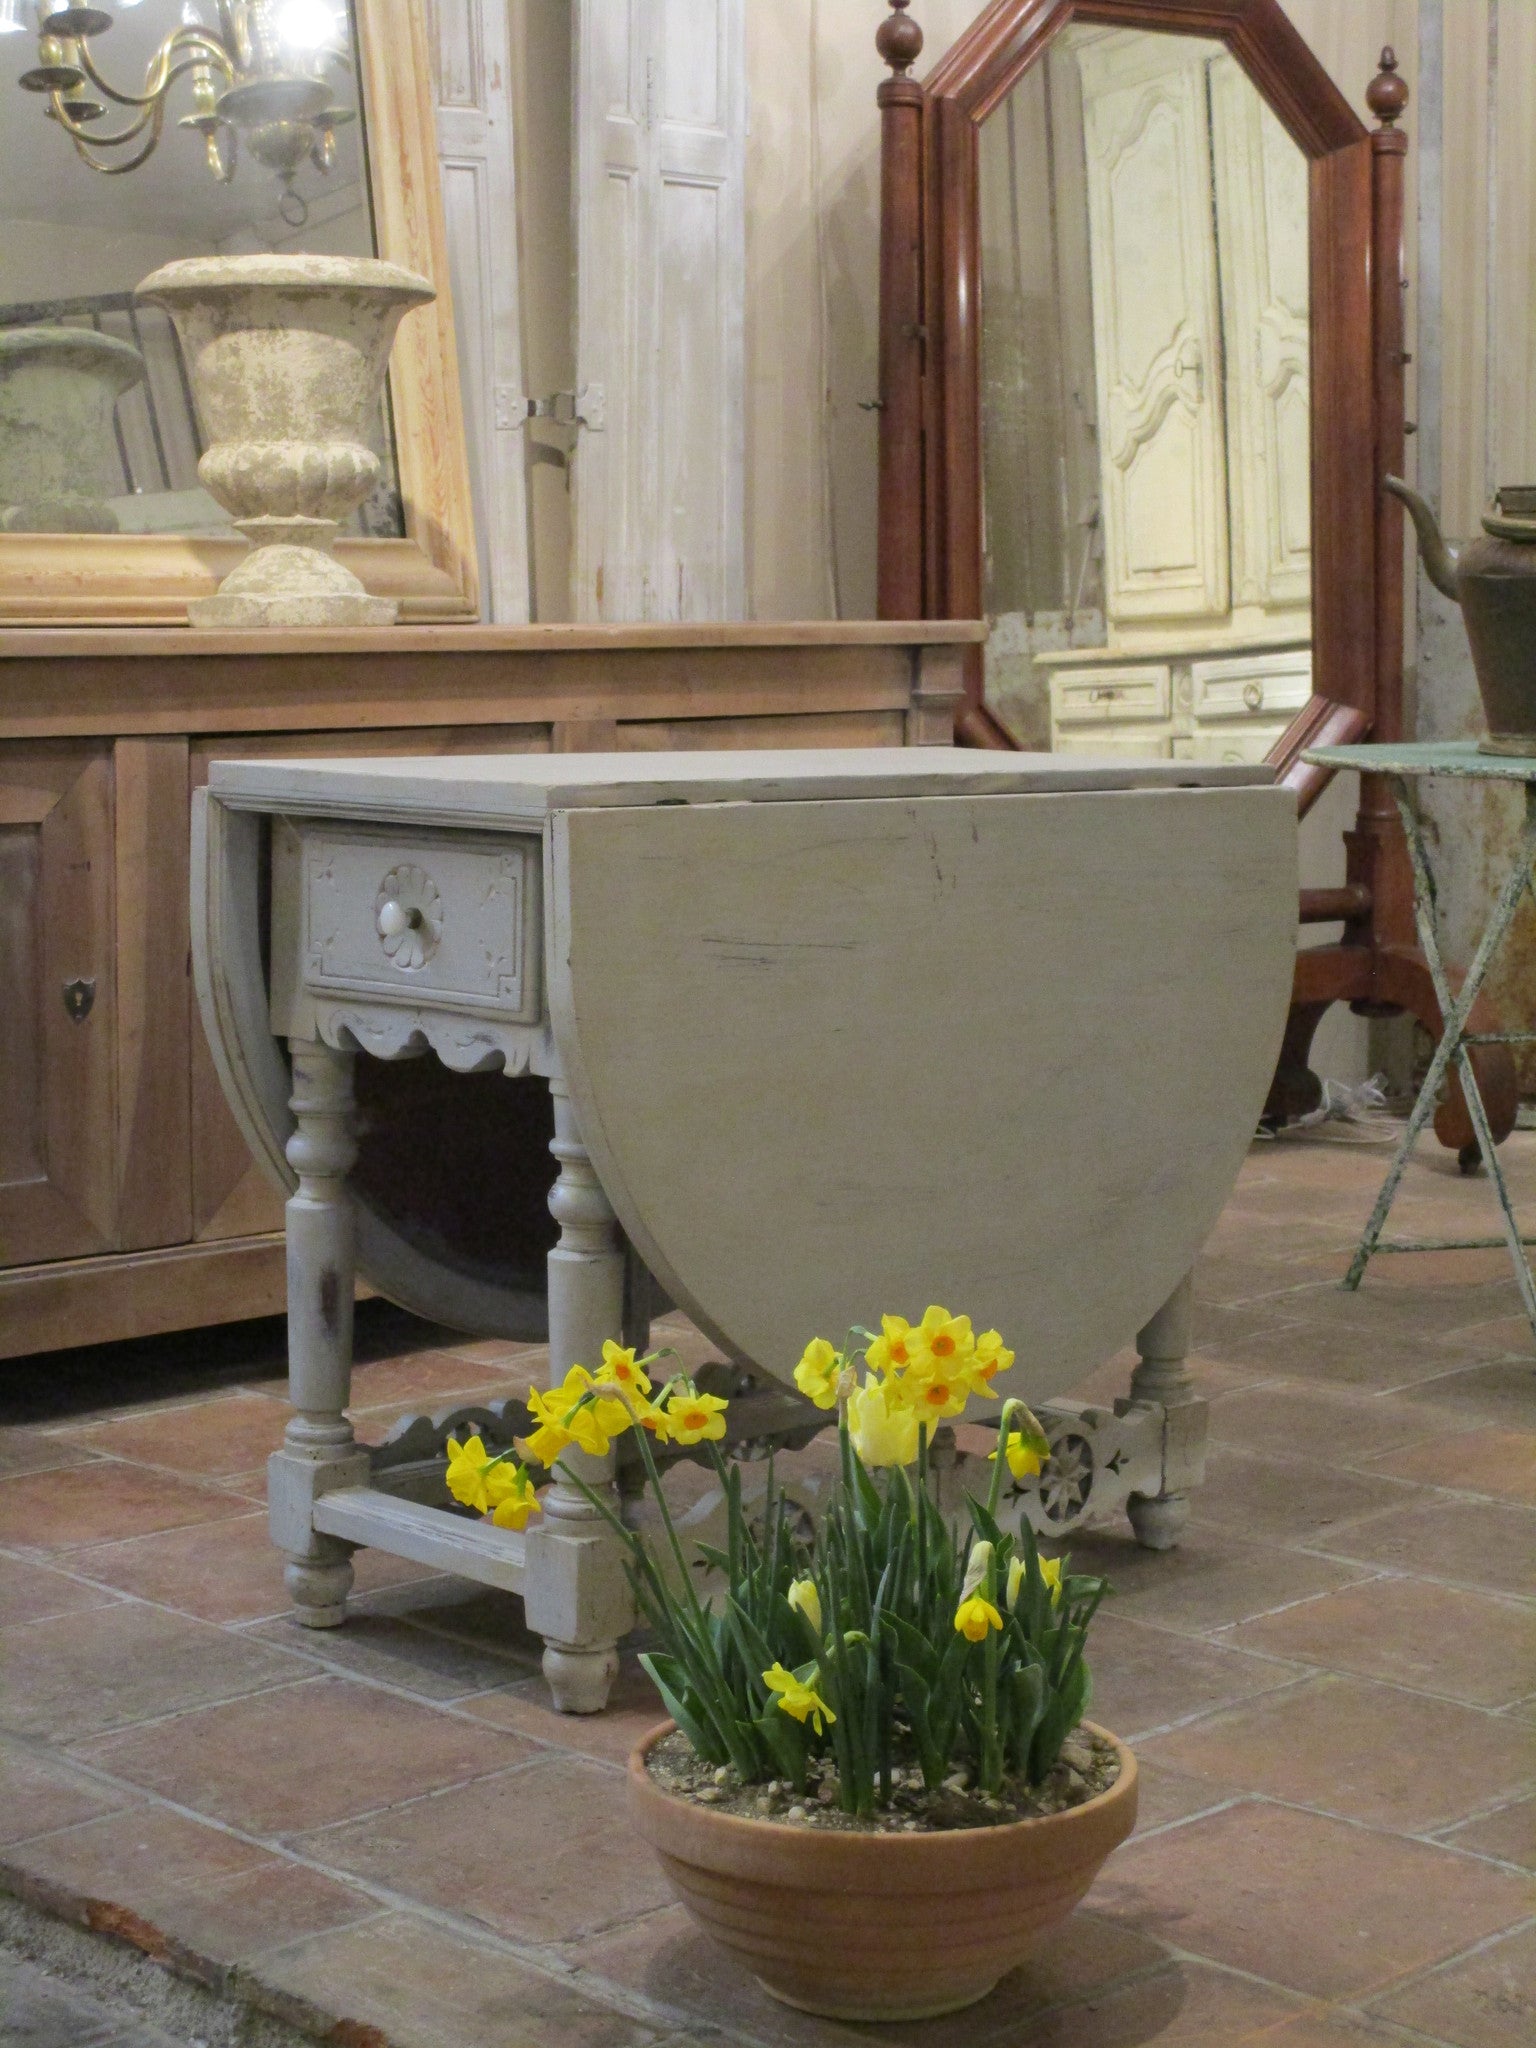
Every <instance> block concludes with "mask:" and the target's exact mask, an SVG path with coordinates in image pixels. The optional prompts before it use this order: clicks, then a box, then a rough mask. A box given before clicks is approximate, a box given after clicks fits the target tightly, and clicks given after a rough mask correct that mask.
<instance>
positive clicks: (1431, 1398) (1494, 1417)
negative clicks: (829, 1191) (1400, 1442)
mask: <svg viewBox="0 0 1536 2048" xmlns="http://www.w3.org/2000/svg"><path fill="white" fill-rule="evenodd" d="M1526 1328H1527V1331H1529V1328H1530V1326H1529V1324H1527V1326H1526ZM1533 1379H1536V1360H1533V1358H1532V1356H1531V1352H1530V1350H1529V1349H1527V1350H1526V1351H1525V1352H1524V1354H1523V1355H1522V1356H1521V1357H1518V1358H1504V1359H1497V1360H1495V1361H1494V1362H1493V1363H1492V1364H1488V1365H1469V1366H1466V1367H1464V1368H1463V1369H1462V1370H1461V1371H1460V1372H1451V1373H1445V1374H1443V1375H1441V1377H1439V1378H1438V1379H1432V1380H1425V1381H1423V1382H1422V1383H1421V1384H1420V1385H1419V1386H1416V1387H1415V1388H1414V1390H1413V1398H1414V1400H1415V1401H1418V1402H1421V1403H1422V1404H1423V1405H1424V1406H1426V1407H1428V1408H1430V1409H1431V1410H1432V1411H1433V1412H1434V1413H1435V1414H1436V1415H1437V1416H1443V1417H1444V1419H1445V1421H1446V1423H1447V1425H1456V1426H1463V1427H1464V1426H1465V1425H1467V1424H1469V1423H1477V1422H1496V1423H1501V1424H1504V1425H1505V1426H1507V1427H1508V1428H1511V1429H1529V1428H1530V1426H1531V1386H1532V1382H1533ZM1383 1448H1385V1446H1383Z"/></svg>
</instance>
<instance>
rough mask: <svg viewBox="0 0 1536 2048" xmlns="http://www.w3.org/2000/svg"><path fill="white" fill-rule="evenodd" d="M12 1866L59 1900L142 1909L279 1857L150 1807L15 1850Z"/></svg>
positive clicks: (163, 1808)
mask: <svg viewBox="0 0 1536 2048" xmlns="http://www.w3.org/2000/svg"><path fill="white" fill-rule="evenodd" d="M6 1854H7V1857H8V1859H9V1861H10V1863H11V1864H12V1866H13V1867H14V1868H15V1869H17V1870H20V1871H22V1872H24V1873H25V1874H26V1876H27V1877H28V1878H30V1879H31V1880H32V1881H33V1882H34V1883H37V1884H42V1885H45V1886H46V1887H47V1888H48V1890H49V1891H50V1892H51V1893H53V1894H54V1895H56V1896H57V1895H62V1896H63V1897H64V1898H69V1899H76V1900H84V1899H100V1900H103V1901H106V1902H108V1903H110V1904H113V1905H126V1906H129V1907H130V1908H132V1909H135V1910H136V1909H137V1902H139V1901H143V1902H145V1903H146V1904H148V1903H150V1902H151V1901H153V1900H157V1899H160V1898H163V1897H164V1896H165V1895H166V1894H167V1893H170V1892H173V1891H187V1890H193V1889H196V1888H198V1887H200V1886H202V1885H206V1884H209V1883H211V1882H213V1881H214V1880H216V1879H218V1878H221V1877H229V1876H232V1875H233V1874H234V1873H235V1872H237V1871H250V1870H256V1869H259V1868H260V1867H262V1866H263V1865H269V1864H271V1863H272V1862H273V1861H274V1860H275V1859H274V1858H273V1856H272V1855H271V1852H270V1851H269V1850H266V1849H262V1848H258V1847H256V1846H255V1845H254V1844H252V1843H250V1842H242V1841H241V1839H240V1837H239V1836H238V1835H232V1834H230V1833H229V1831H228V1830H227V1829H226V1828H210V1827H205V1826H204V1825H203V1823H202V1822H201V1821H196V1820H188V1819H187V1818H186V1816H185V1815H184V1814H179V1813H173V1812H172V1811H171V1810H170V1808H169V1807H166V1806H160V1805H158V1804H154V1803H144V1804H140V1805H137V1806H131V1807H128V1808H127V1809H126V1810H125V1811H123V1812H122V1813H109V1814H106V1815H104V1816H103V1817H102V1818H101V1819H100V1820H89V1821H85V1822H84V1823H83V1824H82V1825H81V1826H79V1827H73V1828H65V1829H63V1830H62V1831H61V1832H60V1833H57V1834H52V1835H37V1836H34V1837H33V1839H32V1840H31V1841H29V1842H18V1843H15V1844H14V1845H13V1846H12V1847H11V1848H10V1849H9V1850H7V1852H6Z"/></svg>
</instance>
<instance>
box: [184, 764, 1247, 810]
mask: <svg viewBox="0 0 1536 2048" xmlns="http://www.w3.org/2000/svg"><path fill="white" fill-rule="evenodd" d="M1273 779H1274V776H1273V771H1272V770H1271V769H1269V768H1267V767H1264V766H1251V765H1246V764H1226V763H1223V764H1220V765H1204V764H1196V763H1193V762H1188V761H1137V762H1123V761H1093V760H1085V759H1082V758H1079V757H1075V756H1074V757H1071V758H1066V757H1063V756H1061V755H1057V754H1003V753H991V752H987V751H979V750H977V749H975V748H969V747H917V748H889V747H835V748H802V749H793V750H792V749H773V750H768V749H764V750H762V751H759V750H756V749H747V750H735V751H720V750H717V751H698V752H693V751H690V752H686V753H643V754H634V753H625V754H598V753H593V754H471V755H466V754H460V755H456V756H451V757H446V758H444V757H440V756H427V755H416V756H397V757H395V758H387V757H382V758H381V757H375V758H373V759H369V758H367V757H366V756H360V757H353V758H351V759H344V760H323V761H316V760H296V761H241V760H239V759H231V760H227V761H215V762H214V763H213V765H212V767H211V769H210V771H209V777H208V787H209V790H210V792H211V793H212V794H213V795H214V796H215V797H217V798H218V799H219V800H220V801H221V802H225V803H229V804H231V805H233V806H234V807H236V808H237V809H254V810H271V811H283V812H293V813H305V814H315V813H319V814H322V815H331V816H335V815H337V814H347V815H352V816H358V815H370V816H384V817H388V816H400V817H411V818H423V817H430V818H437V819H443V820H448V819H452V820H454V821H455V822H460V823H467V822H471V821H475V822H479V821H482V820H489V821H497V820H501V821H506V822H524V821H529V822H542V820H543V819H544V818H545V817H546V816H548V815H549V814H550V813H551V812H553V811H565V810H585V809H590V808H610V807H613V806H619V805H622V806H633V805H647V804H664V803H705V804H708V803H740V802H744V801H745V802H751V803H784V802H795V801H806V800H810V801H817V800H821V801H825V800H829V799H832V798H849V797H911V796H1004V795H1017V794H1025V793H1037V794H1039V793H1051V792H1063V791H1068V790H1074V791H1075V790H1130V789H1139V790H1147V789H1210V788H1229V787H1231V786H1233V785H1250V786H1251V785H1254V784H1258V785H1265V784H1268V783H1270V782H1272V781H1273Z"/></svg>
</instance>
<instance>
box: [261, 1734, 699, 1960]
mask: <svg viewBox="0 0 1536 2048" xmlns="http://www.w3.org/2000/svg"><path fill="white" fill-rule="evenodd" d="M484 1737H485V1739H486V1740H487V1741H490V1740H492V1739H494V1740H497V1741H501V1742H506V1743H515V1742H516V1738H515V1737H513V1736H510V1735H502V1734H500V1733H499V1732H498V1733H496V1734H495V1735H494V1737H493V1734H492V1731H491V1730H490V1729H485V1730H484ZM520 1746H521V1745H519V1747H520ZM519 1844H522V1845H526V1853H521V1852H520V1851H519V1848H518V1845H519ZM298 1846H299V1847H300V1848H302V1850H303V1852H304V1853H305V1855H306V1856H308V1857H310V1858H311V1859H312V1860H314V1861H315V1862H317V1863H323V1864H324V1865H325V1866H326V1867H327V1868H328V1869H333V1870H341V1871H350V1872H352V1873H354V1874H355V1875H356V1876H359V1877H367V1878H375V1879H377V1880H378V1881H380V1882H381V1883H385V1884H388V1885H389V1886H390V1887H391V1888H392V1889H393V1890H395V1891H398V1892H402V1893H405V1894H406V1895H407V1896H409V1897H410V1898H412V1899H415V1900H418V1901H419V1902H420V1903H421V1904H423V1905H428V1906H438V1907H442V1908H444V1909H446V1910H450V1911H453V1912H456V1913H462V1914H467V1915H469V1916H470V1917H471V1918H472V1919H475V1920H479V1921H481V1922H483V1923H484V1925H486V1926H487V1927H493V1928H495V1929H496V1930H497V1931H498V1932H500V1933H503V1934H508V1935H512V1936H514V1937H515V1938H516V1939H518V1940H523V1941H553V1940H557V1939H570V1938H573V1937H575V1936H577V1935H582V1934H591V1933H595V1932H597V1930H598V1929H600V1928H603V1927H609V1926H612V1925H614V1924H615V1923H616V1922H620V1921H624V1920H630V1919H633V1918H634V1916H635V1915H636V1914H637V1913H643V1912H647V1911H649V1910H650V1909H651V1908H652V1907H654V1906H659V1905H663V1904H665V1903H666V1901H667V1900H668V1899H669V1898H670V1896H671V1894H670V1893H669V1892H668V1890H667V1887H666V1881H665V1879H664V1878H663V1877H662V1875H661V1871H660V1869H659V1867H658V1866H657V1863H656V1859H655V1857H654V1856H653V1855H652V1854H651V1851H650V1850H649V1849H648V1848H647V1847H646V1845H645V1843H644V1842H642V1841H641V1840H640V1838H639V1837H638V1835H636V1834H635V1832H634V1830H633V1829H632V1828H631V1827H630V1826H629V1825H628V1823H627V1821H626V1819H625V1817H624V1779H623V1774H622V1772H620V1771H619V1770H618V1769H617V1768H616V1767H615V1766H613V1765H610V1764H602V1763H595V1762H590V1761H588V1760H587V1759H586V1758H582V1757H564V1756H557V1755H549V1754H545V1755H542V1756H540V1757H539V1758H538V1760H537V1761H535V1762H534V1763H531V1764H529V1765H527V1766H526V1767H525V1768H523V1769H521V1770H514V1771H503V1772H502V1773H501V1774H500V1776H498V1777H495V1778H487V1779H484V1780H482V1781H481V1782H480V1783H478V1784H475V1785H463V1786H460V1787H458V1788H457V1789H456V1790H454V1791H451V1792H444V1793H443V1794H442V1795H441V1796H440V1797H439V1798H436V1799H421V1800H417V1801H415V1802H414V1803H413V1804H411V1805H408V1806H397V1807H396V1808H394V1809H393V1811H391V1812H388V1813H380V1814H375V1815H373V1816H372V1817H371V1818H369V1819H367V1820H361V1821H354V1822H352V1823H351V1824H350V1825H347V1826H344V1827H335V1828H327V1829H325V1830H324V1832H322V1833H319V1834H311V1835H306V1836H304V1837H303V1838H302V1839H301V1841H300V1843H299V1845H298ZM599 1874H600V1875H599Z"/></svg>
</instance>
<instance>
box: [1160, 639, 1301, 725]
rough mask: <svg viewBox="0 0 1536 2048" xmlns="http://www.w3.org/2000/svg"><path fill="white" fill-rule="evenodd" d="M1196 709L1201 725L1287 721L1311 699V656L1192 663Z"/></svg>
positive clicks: (1296, 654) (1257, 656) (1241, 657)
mask: <svg viewBox="0 0 1536 2048" xmlns="http://www.w3.org/2000/svg"><path fill="white" fill-rule="evenodd" d="M1190 679H1191V682H1192V684H1193V700H1194V701H1193V709H1194V714H1195V717H1196V718H1197V719H1199V720H1204V719H1208V718H1210V719H1215V718H1275V717H1280V718H1285V717H1288V716H1289V715H1290V714H1291V713H1292V712H1295V711H1299V710H1300V709H1301V708H1302V706H1303V705H1304V704H1305V703H1306V701H1307V699H1308V698H1309V697H1310V696H1311V694H1312V652H1311V649H1310V648H1306V647H1301V648H1297V649H1296V650H1295V651H1294V652H1292V653H1286V654H1247V655H1232V656H1228V657H1226V658H1224V659H1222V660H1220V661H1196V662H1192V663H1191V664H1190Z"/></svg>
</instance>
